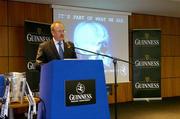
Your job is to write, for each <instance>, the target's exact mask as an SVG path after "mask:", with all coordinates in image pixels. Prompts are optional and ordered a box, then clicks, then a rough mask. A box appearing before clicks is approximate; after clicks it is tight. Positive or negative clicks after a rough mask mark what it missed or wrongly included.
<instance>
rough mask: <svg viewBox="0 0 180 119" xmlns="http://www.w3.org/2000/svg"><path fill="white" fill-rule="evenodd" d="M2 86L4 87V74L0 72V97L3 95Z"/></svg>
mask: <svg viewBox="0 0 180 119" xmlns="http://www.w3.org/2000/svg"><path fill="white" fill-rule="evenodd" d="M4 88H5V79H4V75H2V74H0V97H3V95H4Z"/></svg>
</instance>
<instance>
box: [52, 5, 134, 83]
mask: <svg viewBox="0 0 180 119" xmlns="http://www.w3.org/2000/svg"><path fill="white" fill-rule="evenodd" d="M52 7H53V20H54V21H56V20H61V21H62V22H63V23H64V25H65V30H66V32H65V41H71V42H73V43H74V45H75V47H78V48H81V49H85V50H89V51H93V52H96V53H99V54H105V55H108V56H111V57H117V58H119V59H122V60H125V61H129V50H128V49H129V44H128V15H131V14H130V13H126V12H118V11H106V10H99V9H98V10H97V9H86V8H76V7H67V6H58V5H53V6H52ZM76 53H77V56H78V59H101V60H103V64H104V69H105V78H106V83H114V66H113V60H112V59H111V58H108V57H105V56H101V55H96V54H92V53H89V52H85V51H82V50H77V49H76ZM117 64H118V67H117V82H128V81H129V64H128V63H125V62H122V61H118V63H117Z"/></svg>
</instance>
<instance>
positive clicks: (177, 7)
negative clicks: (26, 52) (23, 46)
mask: <svg viewBox="0 0 180 119" xmlns="http://www.w3.org/2000/svg"><path fill="white" fill-rule="evenodd" d="M13 1H22V2H31V3H43V4H53V5H63V6H74V7H76V6H77V7H87V8H95V9H104V10H115V11H121V12H132V13H142V14H152V15H160V16H171V17H180V0H13Z"/></svg>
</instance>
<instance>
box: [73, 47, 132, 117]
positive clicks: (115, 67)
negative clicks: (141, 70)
mask: <svg viewBox="0 0 180 119" xmlns="http://www.w3.org/2000/svg"><path fill="white" fill-rule="evenodd" d="M74 49H77V50H81V51H85V52H89V53H92V54H96V55H100V56H104V57H108V58H110V59H112V60H113V66H114V105H115V106H114V114H115V115H114V116H115V117H114V118H115V119H117V87H118V84H117V65H118V64H117V61H121V62H125V63H128V64H130V62H128V61H126V60H123V59H119V58H117V57H112V56H109V55H105V54H101V53H97V52H93V51H89V50H86V49H82V48H79V47H74Z"/></svg>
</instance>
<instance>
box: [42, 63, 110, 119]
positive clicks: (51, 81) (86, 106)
mask: <svg viewBox="0 0 180 119" xmlns="http://www.w3.org/2000/svg"><path fill="white" fill-rule="evenodd" d="M40 98H41V99H42V102H43V103H42V102H40V103H39V107H38V119H110V113H109V105H108V98H107V91H106V84H105V75H104V67H103V62H102V61H101V60H54V61H51V62H49V63H48V64H44V65H43V66H42V67H41V80H40Z"/></svg>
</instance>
